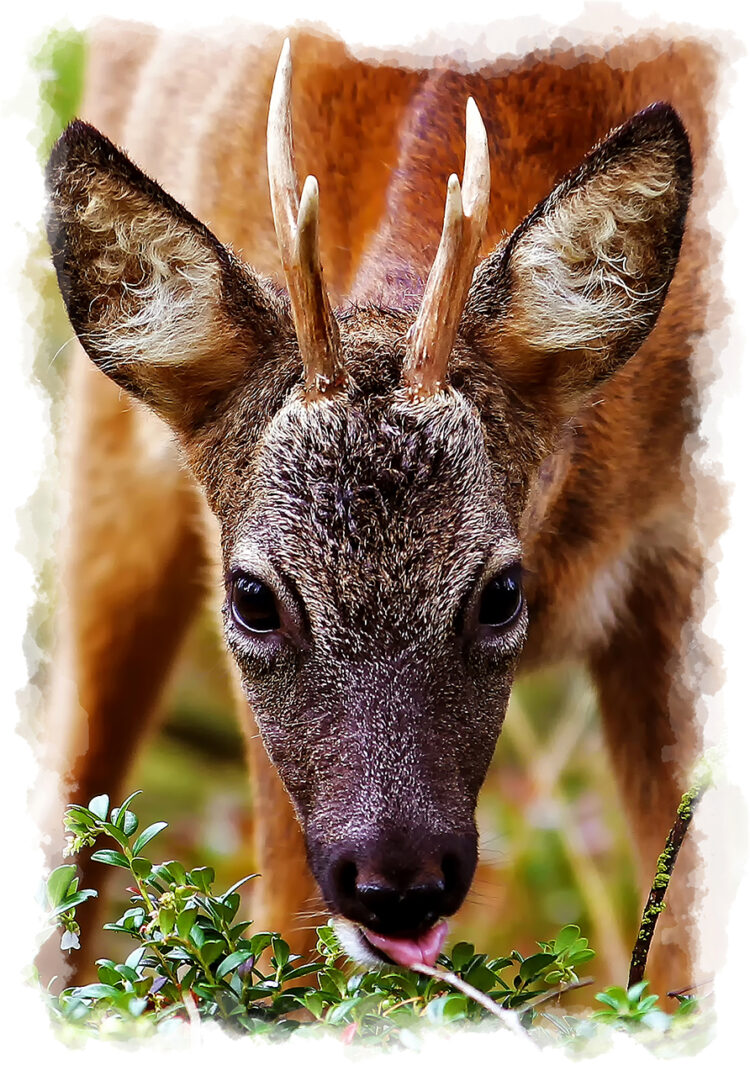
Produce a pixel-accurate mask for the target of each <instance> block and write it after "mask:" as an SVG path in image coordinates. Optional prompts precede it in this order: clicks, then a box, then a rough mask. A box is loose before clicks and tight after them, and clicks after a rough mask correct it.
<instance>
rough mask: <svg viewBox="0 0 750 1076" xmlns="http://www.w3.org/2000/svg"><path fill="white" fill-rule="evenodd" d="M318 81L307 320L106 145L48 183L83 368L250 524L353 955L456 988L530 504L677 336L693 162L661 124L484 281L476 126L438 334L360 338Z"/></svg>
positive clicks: (288, 191) (385, 325)
mask: <svg viewBox="0 0 750 1076" xmlns="http://www.w3.org/2000/svg"><path fill="white" fill-rule="evenodd" d="M290 78H291V67H290V60H289V54H288V48H285V51H284V53H283V55H282V59H281V62H280V65H279V70H278V72H277V77H276V83H275V86H274V91H273V96H272V103H271V112H270V118H269V133H268V161H269V178H270V186H271V200H272V206H273V212H274V219H275V223H276V229H277V234H278V239H279V247H280V252H281V261H282V265H283V269H284V273H285V277H286V281H287V286H288V294H285V293H284V292H283V291H282V290H281V289H279V288H277V287H275V286H274V285H272V284H271V283H270V282H268V281H266V280H263V279H261V278H260V277H259V276H258V275H257V274H255V273H254V272H253V270H252V269H250V268H249V267H248V266H246V265H244V264H242V263H241V262H240V261H239V260H238V259H237V258H236V257H235V256H234V255H233V254H232V252H231V251H230V250H229V249H228V248H227V247H225V246H223V245H222V244H221V243H220V242H219V241H218V240H217V239H216V238H215V237H214V236H213V235H212V234H211V232H210V231H209V230H208V229H207V228H206V227H205V226H204V225H203V224H201V223H200V222H199V221H198V220H196V219H195V218H194V217H193V216H192V215H191V214H190V213H188V212H187V211H186V210H185V209H184V208H183V207H182V206H181V205H179V204H178V203H177V202H175V201H174V200H173V199H172V198H171V197H170V196H169V195H168V194H166V193H165V192H164V191H163V190H162V189H161V188H160V187H159V186H158V185H157V184H156V183H154V182H153V181H152V180H150V179H148V178H147V177H146V176H145V175H144V174H143V173H142V172H141V171H140V170H139V169H138V168H137V167H136V166H135V165H134V164H132V163H131V162H130V161H129V160H128V159H127V157H125V155H124V154H123V153H121V152H120V151H119V150H118V149H116V148H115V147H114V146H113V145H112V144H111V143H110V142H109V141H108V140H107V139H106V138H104V137H103V136H102V135H101V134H99V133H98V132H97V131H96V130H94V129H93V128H91V127H89V126H87V125H86V124H83V123H80V122H76V123H74V124H72V125H71V126H70V127H69V128H68V130H67V131H66V132H65V133H64V134H63V136H62V138H61V139H60V141H59V142H58V144H57V146H56V148H55V150H54V152H53V155H52V159H51V162H50V165H49V189H50V203H51V210H50V218H49V235H50V242H51V246H52V250H53V256H54V261H55V266H56V269H57V273H58V278H59V282H60V288H61V291H62V294H63V296H64V298H65V301H66V304H67V308H68V312H69V315H70V319H71V322H72V324H73V327H74V329H75V331H76V333H77V334H78V336H79V338H80V340H81V342H82V344H83V346H84V348H85V349H86V351H87V352H88V354H89V356H90V357H91V359H92V360H93V362H94V363H96V364H97V366H99V367H100V369H101V370H103V371H104V372H105V373H106V374H107V375H108V376H109V377H111V378H112V379H113V380H114V381H115V382H117V384H119V385H121V386H122V387H124V388H125V389H127V390H128V391H129V392H130V393H131V394H132V395H133V396H135V397H136V398H137V399H138V400H141V401H143V402H144V403H145V404H146V405H148V406H149V407H150V408H152V409H153V410H154V411H155V412H156V413H157V414H158V415H159V416H161V418H162V419H163V420H164V421H166V422H167V423H168V424H169V425H170V426H171V427H172V429H173V431H174V433H175V436H176V438H177V440H178V442H179V444H180V446H181V448H182V451H183V453H184V457H185V459H186V461H187V463H188V465H189V466H190V468H191V469H192V471H193V473H194V475H195V477H196V479H197V480H198V482H199V483H200V484H201V485H202V487H203V489H204V491H205V493H206V497H207V499H208V503H209V505H210V507H211V509H212V510H213V512H214V513H215V514H216V516H217V518H218V520H219V522H220V524H221V533H222V554H223V563H224V568H225V580H226V600H225V603H224V607H223V617H224V625H225V634H226V641H227V645H228V647H229V649H230V651H231V652H232V654H233V655H234V657H235V659H236V661H237V664H238V666H239V669H240V671H241V675H242V681H243V684H244V689H245V692H246V694H247V698H248V700H249V702H250V704H251V706H252V708H253V711H254V713H255V715H256V718H257V721H258V725H259V727H260V730H261V733H262V736H263V740H264V743H265V745H266V748H267V750H268V752H269V754H270V756H271V758H272V760H273V762H274V764H275V765H276V767H277V768H278V771H279V773H280V775H281V777H282V779H283V781H284V783H285V785H286V788H287V790H288V792H289V794H290V796H291V798H292V800H293V802H294V805H295V809H296V812H297V815H298V817H299V821H300V823H301V825H302V827H303V829H304V833H305V838H306V842H307V848H308V855H309V861H310V865H311V868H312V870H313V872H314V874H315V876H316V878H317V880H318V882H319V885H320V888H321V890H322V893H323V895H324V897H325V899H326V901H327V903H328V905H329V906H330V908H331V910H332V911H333V912H334V913H335V914H336V915H337V916H339V917H340V922H341V923H342V936H345V937H346V940H347V944H348V946H349V948H350V950H351V951H352V952H353V953H355V954H356V955H359V956H360V957H362V958H364V959H367V958H372V957H382V956H383V955H384V954H385V955H386V956H388V957H390V958H391V959H393V960H396V961H399V962H405V963H408V962H410V961H411V960H413V959H427V960H430V959H433V958H434V956H435V955H436V953H437V951H438V950H439V947H440V943H441V941H442V938H443V933H444V929H445V928H444V926H443V925H442V923H441V920H443V919H444V917H446V916H450V915H451V914H452V913H453V912H455V911H456V910H457V908H458V907H459V906H460V904H461V902H462V901H463V899H464V897H465V895H466V893H467V891H468V888H469V886H470V883H471V879H472V875H473V872H474V868H475V863H476V856H477V850H476V828H475V822H474V812H475V807H476V801H477V795H478V792H479V789H480V786H481V784H482V782H483V779H484V777H485V774H486V771H487V767H488V765H489V762H490V758H491V756H492V753H493V750H494V747H495V743H496V740H497V737H498V734H499V731H500V728H501V725H502V721H503V716H504V713H505V709H506V705H507V701H508V695H509V692H510V689H511V683H512V680H513V674H514V670H515V667H516V663H517V660H518V657H519V654H520V652H521V649H522V647H523V644H524V639H525V636H526V630H527V607H526V602H525V600H524V593H523V578H522V562H523V548H522V545H521V540H520V537H519V529H520V520H521V516H522V513H523V510H524V507H525V504H526V501H527V497H528V491H529V487H530V483H531V482H532V480H533V477H534V474H535V472H536V470H537V469H538V467H539V464H540V463H541V461H542V460H543V459H544V458H545V457H546V456H547V455H548V454H549V453H550V452H551V451H552V450H553V448H554V445H555V443H556V438H557V437H558V435H559V432H560V430H561V428H562V427H563V425H564V424H565V422H566V421H567V419H568V418H569V417H570V416H571V415H573V414H574V413H575V412H576V410H577V409H579V408H580V407H581V406H582V405H583V404H584V403H585V402H586V400H587V398H588V397H589V396H590V394H591V393H592V390H593V389H594V388H595V386H597V385H598V384H599V383H600V382H601V381H602V380H603V379H605V378H607V377H609V376H610V375H611V374H613V373H614V372H615V371H616V370H617V369H618V367H619V366H621V365H622V364H623V363H624V362H625V361H626V360H627V359H628V358H629V357H630V356H631V355H632V354H633V353H634V352H635V351H636V349H637V348H638V346H639V345H640V343H641V342H642V341H643V340H644V338H645V337H646V336H647V334H648V333H649V332H650V330H651V328H652V326H653V324H654V322H655V320H656V318H657V315H658V313H659V310H660V308H661V305H662V303H663V300H664V297H665V293H666V290H667V288H668V285H669V282H670V280H671V277H672V273H673V270H674V266H675V263H676V260H677V256H678V253H679V248H680V243H681V238H682V232H683V226H684V219H685V213H686V209H687V203H688V199H689V193H690V182H691V180H690V177H691V163H690V151H689V146H688V142H687V137H686V135H685V132H684V130H683V128H682V125H681V123H680V121H679V119H678V118H677V116H676V114H675V113H674V111H673V110H672V109H671V108H670V107H669V106H667V105H656V106H652V107H651V108H650V109H647V110H646V111H645V112H642V113H640V114H638V115H637V116H635V117H633V119H631V120H630V121H629V122H627V123H626V124H625V125H624V126H623V127H621V128H619V129H617V130H616V131H614V132H613V133H612V134H610V136H609V137H608V138H607V139H606V140H605V141H603V142H602V143H601V144H600V145H599V146H597V147H596V148H595V149H594V150H593V151H592V152H591V153H590V154H589V156H588V157H587V158H586V159H585V160H584V161H583V163H582V164H581V166H580V168H579V169H578V170H577V171H575V172H574V173H572V174H570V175H569V176H567V177H566V178H565V179H564V180H562V182H561V183H560V184H559V185H558V186H557V187H556V188H555V189H554V190H553V191H552V193H551V194H550V195H549V197H548V198H546V199H545V200H544V201H543V202H542V203H541V204H540V205H539V206H537V208H536V209H535V210H534V211H533V212H532V213H531V214H530V215H529V216H528V217H527V218H526V220H524V221H523V222H522V223H521V224H520V225H519V226H518V228H517V229H516V230H515V232H514V233H513V234H512V235H511V236H510V237H509V238H508V239H507V241H505V242H504V243H502V244H501V245H500V246H499V247H497V249H495V251H494V252H493V253H491V254H490V255H489V256H488V257H487V258H485V259H484V260H483V261H482V262H481V263H480V264H479V265H478V266H477V265H476V261H477V255H478V250H479V246H480V242H481V238H482V232H483V229H484V226H485V221H486V217H487V205H488V199H489V163H488V155H487V140H486V137H485V133H484V128H483V125H482V121H481V119H480V117H479V113H478V111H477V109H476V106H475V105H474V104H473V102H471V101H470V102H469V105H468V109H467V153H466V165H465V170H464V179H463V189H462V187H461V184H460V183H459V181H458V179H457V177H455V176H452V177H451V178H450V180H449V181H448V192H447V201H446V209H445V220H444V226H443V232H442V237H441V239H440V244H439V248H438V252H437V255H436V258H435V262H434V266H433V269H432V272H431V273H430V276H429V279H428V281H427V284H426V287H425V291H424V298H423V301H422V305H421V307H420V309H419V310H418V311H415V310H413V309H390V310H382V309H375V308H371V307H366V308H361V307H351V308H348V309H344V310H341V311H337V312H335V313H334V312H333V311H332V310H331V308H330V305H329V302H328V299H327V296H326V290H325V284H324V279H323V273H322V270H321V264H320V255H319V251H318V238H317V236H318V204H319V203H318V195H317V184H316V182H315V180H313V179H312V178H308V180H307V182H306V183H305V185H304V189H303V193H302V198H301V200H298V193H297V179H296V176H295V172H294V163H293V151H292V138H291V122H290V109H289V101H290Z"/></svg>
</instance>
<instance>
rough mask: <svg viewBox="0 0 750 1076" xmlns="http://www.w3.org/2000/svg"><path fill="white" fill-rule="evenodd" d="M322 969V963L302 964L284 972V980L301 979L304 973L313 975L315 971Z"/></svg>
mask: <svg viewBox="0 0 750 1076" xmlns="http://www.w3.org/2000/svg"><path fill="white" fill-rule="evenodd" d="M317 971H320V964H302V965H301V966H300V967H298V968H292V969H291V970H290V971H285V972H284V981H285V982H287V983H288V982H291V981H292V979H301V978H302V976H303V975H312V974H313V973H314V972H317Z"/></svg>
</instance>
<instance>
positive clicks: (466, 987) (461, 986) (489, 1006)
mask: <svg viewBox="0 0 750 1076" xmlns="http://www.w3.org/2000/svg"><path fill="white" fill-rule="evenodd" d="M411 969H412V971H418V972H419V974H420V975H429V976H430V977H431V978H432V979H440V980H441V982H444V983H448V985H449V986H452V987H453V988H454V989H455V990H459V991H460V992H461V993H462V994H466V996H467V998H471V999H472V1001H476V1003H477V1004H478V1005H481V1006H482V1007H483V1008H485V1009H486V1010H487V1012H491V1013H492V1015H493V1016H497V1017H498V1019H500V1020H502V1022H503V1023H504V1024H505V1025H506V1027H507V1028H509V1029H510V1030H511V1031H514V1032H516V1034H522V1032H521V1027H520V1024H519V1023H518V1020H517V1019H516V1017H515V1013H513V1012H508V1010H507V1009H501V1008H500V1006H499V1005H498V1004H497V1002H496V1001H493V1000H492V998H489V997H487V995H486V994H483V993H482V992H481V990H477V989H476V988H475V987H473V986H471V985H470V984H469V983H467V982H464V980H463V979H459V977H458V976H457V975H454V974H453V972H452V971H446V970H445V968H437V967H430V966H429V965H428V964H412V965H411Z"/></svg>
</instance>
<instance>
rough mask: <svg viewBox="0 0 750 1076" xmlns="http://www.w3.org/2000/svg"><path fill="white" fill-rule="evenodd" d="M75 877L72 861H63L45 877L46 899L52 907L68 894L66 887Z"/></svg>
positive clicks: (67, 887)
mask: <svg viewBox="0 0 750 1076" xmlns="http://www.w3.org/2000/svg"><path fill="white" fill-rule="evenodd" d="M75 877H76V867H75V866H74V865H73V864H72V863H64V864H63V865H62V866H61V867H55V869H54V870H53V871H52V873H51V874H50V876H49V878H48V879H47V899H48V901H49V903H50V906H51V907H52V908H56V907H57V905H58V904H61V903H62V901H63V899H64V898H65V897H66V896H67V895H68V889H69V888H70V885H71V883H72V882H73V880H74V879H75Z"/></svg>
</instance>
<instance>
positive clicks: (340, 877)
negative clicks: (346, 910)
mask: <svg viewBox="0 0 750 1076" xmlns="http://www.w3.org/2000/svg"><path fill="white" fill-rule="evenodd" d="M332 873H333V883H334V885H335V887H336V890H337V891H338V893H339V894H340V895H341V896H342V897H348V898H352V897H356V895H357V864H356V863H355V862H354V861H353V860H351V859H342V860H340V861H339V862H338V863H337V864H336V865H335V867H334V869H333V872H332Z"/></svg>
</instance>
